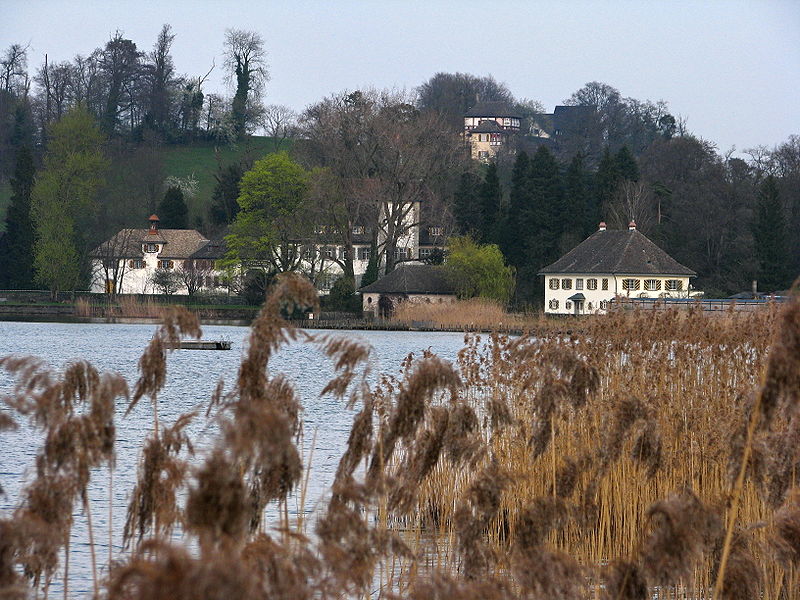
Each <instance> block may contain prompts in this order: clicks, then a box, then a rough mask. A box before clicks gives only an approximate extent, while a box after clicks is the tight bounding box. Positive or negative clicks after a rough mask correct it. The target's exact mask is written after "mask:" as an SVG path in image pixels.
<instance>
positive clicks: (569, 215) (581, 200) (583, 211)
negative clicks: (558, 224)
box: [562, 152, 599, 251]
mask: <svg viewBox="0 0 800 600" xmlns="http://www.w3.org/2000/svg"><path fill="white" fill-rule="evenodd" d="M589 183H590V181H589V174H588V173H587V171H586V167H585V163H584V158H583V154H581V153H580V152H579V153H578V154H576V155H575V156H573V157H572V161H570V164H569V167H567V171H566V173H565V174H564V214H563V217H562V221H563V226H564V233H565V234H567V235H568V236H569V237H570V238H571V241H577V242H580V241H581V240H583V238H585V237H586V236H587V235H589V234H590V233H591V232H592V231H594V229H595V227H597V223H598V221H599V219H598V218H597V217H598V215H597V214H596V213H597V211H596V210H594V208H595V207H594V206H593V202H592V198H591V196H590V193H589ZM575 245H576V244H575V243H571V244H569V246H570V247H569V248H562V250H564V251H565V250H570V249H571V248H572V247H573V246H575Z"/></svg>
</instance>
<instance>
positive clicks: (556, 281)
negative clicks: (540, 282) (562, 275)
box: [550, 277, 558, 290]
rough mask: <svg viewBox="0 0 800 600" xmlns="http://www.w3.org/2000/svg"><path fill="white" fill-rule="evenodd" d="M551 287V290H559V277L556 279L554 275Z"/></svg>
mask: <svg viewBox="0 0 800 600" xmlns="http://www.w3.org/2000/svg"><path fill="white" fill-rule="evenodd" d="M550 289H551V290H557V289H558V279H556V278H555V277H553V278H552V279H551V280H550Z"/></svg>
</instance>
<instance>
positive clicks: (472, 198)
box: [453, 171, 483, 236]
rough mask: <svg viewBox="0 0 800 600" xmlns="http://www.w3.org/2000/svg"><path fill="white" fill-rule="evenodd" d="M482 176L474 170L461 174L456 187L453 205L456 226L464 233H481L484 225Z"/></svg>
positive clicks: (475, 234)
mask: <svg viewBox="0 0 800 600" xmlns="http://www.w3.org/2000/svg"><path fill="white" fill-rule="evenodd" d="M481 183H482V182H481V178H480V177H478V176H477V175H476V174H475V173H473V172H472V171H465V172H464V173H462V174H461V178H460V179H459V181H458V188H457V189H456V193H455V198H454V202H453V207H454V209H455V220H456V226H457V227H458V231H459V233H461V234H462V235H474V236H477V235H479V232H480V231H481V229H482V225H483V222H482V221H483V214H482V212H481V206H480V202H479V197H478V191H479V189H480V187H481Z"/></svg>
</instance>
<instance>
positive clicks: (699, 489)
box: [0, 277, 800, 600]
mask: <svg viewBox="0 0 800 600" xmlns="http://www.w3.org/2000/svg"><path fill="white" fill-rule="evenodd" d="M293 306H297V307H299V308H308V307H314V306H316V296H315V294H314V291H313V289H311V288H310V287H309V286H308V285H307V284H306V283H304V281H303V280H301V279H299V278H294V277H284V278H282V279H281V280H280V281H279V282H278V284H277V285H276V286H275V288H274V289H273V291H272V293H271V295H270V296H269V298H268V299H267V302H266V303H265V305H264V308H263V309H262V311H261V313H260V314H259V316H258V318H257V319H256V320H255V322H254V323H253V326H252V332H251V336H250V340H249V344H248V346H247V351H246V353H245V356H244V358H243V360H242V363H241V366H240V370H239V373H238V376H237V379H236V381H235V382H232V386H231V387H230V389H229V390H228V391H225V390H226V388H225V386H224V384H223V383H222V382H220V385H219V386H218V388H217V391H216V393H215V394H214V395H213V397H212V398H210V399H209V402H208V408H207V412H206V414H205V415H203V414H197V413H192V414H188V415H184V416H182V417H181V418H180V419H178V420H177V421H176V422H174V423H169V424H165V423H161V422H160V421H159V415H158V412H157V410H156V407H157V403H156V399H157V397H158V394H159V393H160V390H161V389H162V388H163V386H164V383H165V381H166V377H167V373H166V352H168V348H169V347H170V345H171V344H173V343H174V341H175V340H177V339H179V338H180V337H182V336H193V337H197V336H199V335H200V330H199V327H198V324H197V320H196V317H194V316H192V315H191V314H189V313H187V312H186V311H184V310H181V309H168V310H165V311H164V314H163V318H164V324H163V325H162V326H161V327H160V329H159V330H158V332H157V334H156V335H155V336H154V338H153V340H152V342H151V343H150V345H149V346H148V347H147V348H146V349H145V351H144V354H143V355H142V358H141V360H140V371H141V375H140V378H139V380H138V381H137V382H136V383H135V385H134V386H133V390H132V391H131V390H129V389H128V387H127V384H126V383H125V381H123V380H122V379H121V378H120V377H119V376H116V375H114V374H106V373H98V372H97V371H96V370H95V369H94V368H93V367H92V366H91V365H89V364H88V363H85V362H78V363H75V364H72V365H70V366H68V367H67V368H66V370H65V371H64V372H63V373H56V372H52V371H50V370H49V369H47V368H45V367H44V366H43V365H42V364H41V363H39V362H38V361H37V360H36V359H34V358H30V357H6V358H3V359H0V367H2V368H4V369H6V370H7V371H9V372H12V373H14V374H15V375H16V380H17V385H16V388H15V390H14V391H13V392H12V394H10V395H9V396H8V397H6V398H4V399H3V402H4V406H5V407H4V410H3V412H0V430H2V429H3V428H10V427H14V426H15V424H16V423H17V421H18V420H19V419H21V418H26V419H29V420H30V421H31V422H32V423H34V424H35V425H37V426H38V427H40V428H41V430H42V432H43V439H44V442H43V446H42V448H41V450H40V453H39V455H38V456H37V459H36V469H35V473H36V476H35V478H34V479H32V481H30V482H29V484H28V485H27V487H26V488H25V489H24V490H23V493H22V497H21V498H20V499H19V508H18V509H17V510H16V511H15V513H14V514H13V515H6V516H5V517H4V518H3V519H0V597H3V598H29V597H34V596H37V595H43V596H45V597H46V596H47V594H48V589H49V587H50V586H51V584H52V582H53V580H54V578H56V577H61V578H63V582H64V590H65V591H64V594H65V596H66V595H67V590H68V586H69V569H68V557H69V545H68V543H66V540H68V539H69V531H70V528H71V526H72V515H73V510H72V509H73V508H74V507H75V506H76V505H77V506H82V507H83V509H84V511H83V512H84V514H85V515H86V518H87V519H89V527H88V531H89V535H90V539H89V540H87V543H88V544H89V545H90V546H91V547H92V548H93V547H94V540H93V533H92V531H93V530H92V527H91V514H92V510H91V506H89V504H88V500H87V497H86V493H85V490H86V485H87V483H88V478H89V477H90V476H91V474H92V473H97V472H98V469H97V467H100V466H105V467H106V469H107V472H108V474H109V475H112V474H113V467H114V461H113V458H114V422H115V419H116V418H117V415H114V412H113V406H114V400H115V399H118V398H120V397H123V398H127V399H128V401H129V410H130V408H132V407H133V406H134V405H135V404H136V403H138V402H141V401H149V402H150V403H151V404H152V410H153V427H152V431H151V433H150V435H149V437H148V439H147V440H146V442H145V445H144V447H143V449H142V458H141V462H140V467H139V477H138V482H137V484H136V487H135V489H134V490H132V492H131V495H130V506H129V510H128V518H127V521H126V523H124V537H125V541H126V546H127V550H126V552H124V553H123V554H121V555H120V556H114V557H108V558H107V559H104V558H102V557H97V556H95V555H94V553H93V554H92V556H93V564H96V565H97V566H96V568H95V581H94V589H95V592H94V595H95V596H97V597H107V598H110V599H139V598H142V599H144V598H151V599H156V600H158V599H162V598H163V599H165V600H166V599H169V600H174V599H175V598H220V599H222V598H243V599H250V598H253V599H256V598H259V599H261V598H287V599H288V598H351V597H352V598H363V597H380V598H411V599H423V598H425V599H427V598H442V599H443V598H455V599H465V600H466V599H473V598H474V599H477V598H489V599H492V598H511V599H517V598H520V599H521V598H530V599H538V598H546V599H548V600H551V599H560V598H564V599H567V598H569V599H572V598H575V599H582V598H587V599H588V598H604V599H608V600H613V599H618V600H628V599H636V600H639V599H641V600H645V599H649V598H653V597H656V596H657V597H659V598H661V597H681V598H693V599H694V598H712V597H713V598H717V599H723V598H724V599H745V598H765V599H768V600H781V599H784V598H795V597H798V595H799V594H800V582H799V581H798V576H797V567H798V561H800V488H798V487H797V482H796V472H797V467H798V463H799V462H800V444H798V441H800V415H798V411H797V408H798V401H799V400H800V302H798V301H796V300H795V301H793V302H789V303H786V304H785V305H784V306H783V307H780V309H779V308H777V307H773V308H772V309H770V310H769V311H764V312H760V313H731V314H730V315H727V316H725V317H723V318H718V317H715V318H708V317H706V316H704V315H703V314H702V313H700V312H692V311H688V312H681V313H678V312H670V311H667V312H654V313H615V314H611V315H606V316H604V317H602V318H600V317H598V318H593V319H590V320H586V321H583V322H581V324H580V328H575V330H574V331H573V332H572V333H570V334H565V333H564V332H563V331H559V332H556V333H553V334H550V335H540V336H538V337H531V336H522V337H517V338H509V337H506V336H504V335H501V334H494V335H491V336H488V337H486V338H484V339H481V338H479V337H477V336H474V335H467V336H466V337H465V345H464V348H463V350H462V351H461V353H460V354H459V357H458V360H457V361H456V363H454V364H451V363H448V362H447V361H444V360H442V359H440V358H439V357H437V356H434V355H431V354H430V353H423V355H422V356H421V357H417V358H415V357H411V356H410V357H409V358H408V359H407V360H406V361H405V362H404V364H403V371H402V374H401V375H399V376H390V375H384V376H381V378H380V382H379V383H378V384H377V385H370V384H369V381H371V378H370V374H369V367H368V365H369V364H370V361H369V356H370V348H369V347H368V346H366V345H365V344H363V343H361V342H359V341H354V340H351V339H346V338H340V337H336V336H321V335H320V336H311V335H309V334H307V333H305V332H302V331H299V330H296V329H294V328H293V327H292V326H291V324H290V323H288V322H286V321H284V320H283V319H282V317H281V314H284V313H285V312H286V309H290V310H289V312H291V308H292V307H293ZM578 329H579V331H577V330H578ZM290 341H302V342H306V343H309V344H314V345H316V346H317V347H318V348H319V349H320V351H321V352H322V353H324V354H325V355H327V356H328V357H330V358H331V359H332V362H333V364H334V368H335V372H334V373H333V374H332V378H331V380H330V382H329V383H328V385H327V386H326V387H325V389H324V390H323V394H331V395H333V396H334V397H336V398H338V399H339V400H340V401H341V402H342V403H343V404H344V405H346V406H347V407H348V408H350V409H352V410H353V411H354V417H353V426H352V430H351V432H350V436H349V439H348V443H347V447H346V450H345V452H344V454H343V455H342V456H341V458H340V460H339V463H338V469H337V472H336V478H335V482H334V484H333V486H332V488H331V490H330V492H329V494H328V495H327V497H326V498H325V502H324V506H322V508H321V509H320V510H319V511H317V513H316V514H315V515H314V516H313V518H311V519H303V518H299V519H297V520H293V519H290V518H289V515H288V508H287V505H288V502H289V500H290V498H292V497H294V498H297V499H299V504H300V505H301V506H302V505H303V504H304V503H305V500H306V498H305V489H306V485H305V481H307V480H306V477H307V473H304V468H303V462H302V458H301V454H300V452H299V450H298V440H299V436H301V435H302V404H301V402H300V399H299V398H298V397H297V395H296V393H295V390H294V388H293V387H292V385H291V384H290V383H289V381H288V380H287V379H286V378H285V377H284V376H283V375H281V374H271V372H270V370H269V369H268V368H267V367H268V365H269V362H270V359H271V357H272V356H273V355H274V353H275V352H277V351H279V350H280V348H281V347H282V346H283V345H284V344H286V343H288V342H290ZM123 418H124V417H123ZM203 418H206V419H213V420H214V421H216V423H217V424H218V425H219V434H218V437H217V439H216V441H215V443H214V444H213V447H212V448H211V449H210V450H208V451H207V452H206V453H205V454H204V455H203V456H196V457H195V458H194V460H193V461H190V457H191V455H192V454H193V452H194V449H193V446H192V440H191V439H189V437H188V436H187V435H186V434H185V428H186V425H187V424H188V422H189V421H190V420H192V419H203ZM109 486H111V483H109ZM267 507H275V508H277V511H275V510H273V511H267ZM267 514H272V515H274V514H277V515H279V516H278V517H273V518H272V519H271V520H268V519H267V516H266V515H267ZM178 530H179V531H182V532H183V534H182V541H180V542H174V541H168V540H170V539H171V536H172V534H173V532H174V531H178ZM106 560H107V562H108V566H109V567H110V569H109V570H105V571H104V570H103V569H101V568H100V564H101V563H102V562H105V561H106ZM101 573H104V574H103V575H101Z"/></svg>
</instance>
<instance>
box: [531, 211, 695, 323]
mask: <svg viewBox="0 0 800 600" xmlns="http://www.w3.org/2000/svg"><path fill="white" fill-rule="evenodd" d="M539 275H541V276H543V277H544V303H545V306H544V311H545V312H546V313H549V314H561V315H569V314H574V315H581V314H589V313H597V312H605V311H606V309H607V308H608V303H609V302H610V301H611V300H613V299H614V298H615V297H617V296H622V297H627V298H688V297H690V296H694V295H696V294H701V292H696V291H694V290H691V288H690V286H689V279H690V278H692V277H695V276H696V275H697V273H695V272H694V271H692V270H691V269H689V268H688V267H685V266H683V265H682V264H680V263H679V262H678V261H676V260H675V259H674V258H672V257H671V256H670V255H669V254H667V253H666V252H664V251H663V250H662V249H661V248H659V247H658V246H656V245H655V244H654V243H653V242H652V241H650V240H649V239H648V238H647V237H646V236H644V235H643V234H642V233H641V232H639V231H637V230H636V224H635V223H634V222H633V221H631V223H630V225H629V226H628V229H627V230H608V229H607V228H606V224H605V223H600V227H599V228H598V230H597V231H596V232H595V233H593V234H592V235H590V236H589V237H588V238H586V239H585V240H584V241H582V242H581V243H580V244H578V245H577V246H575V248H573V249H572V250H570V251H569V252H567V253H566V254H565V255H564V256H562V257H561V258H559V259H558V260H557V261H556V262H554V263H553V264H551V265H548V266H546V267H544V268H543V269H542V270H541V271H540V272H539Z"/></svg>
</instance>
